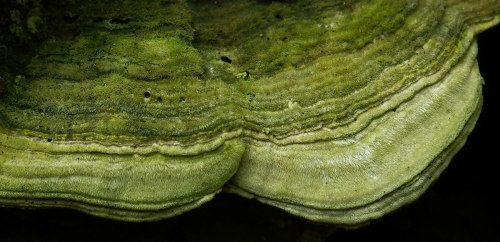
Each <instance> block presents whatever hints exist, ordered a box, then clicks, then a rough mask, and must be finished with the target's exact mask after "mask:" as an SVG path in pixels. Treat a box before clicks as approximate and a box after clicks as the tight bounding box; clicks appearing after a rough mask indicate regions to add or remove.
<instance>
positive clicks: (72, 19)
mask: <svg viewBox="0 0 500 242" xmlns="http://www.w3.org/2000/svg"><path fill="white" fill-rule="evenodd" d="M79 17H80V16H79V15H75V16H71V17H70V16H63V20H64V22H66V23H70V24H71V23H74V22H76V20H77V19H78V18H79Z"/></svg>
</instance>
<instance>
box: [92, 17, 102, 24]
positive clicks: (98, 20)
mask: <svg viewBox="0 0 500 242" xmlns="http://www.w3.org/2000/svg"><path fill="white" fill-rule="evenodd" d="M92 20H93V21H94V23H98V22H102V21H103V20H104V18H102V17H96V18H93V19H92Z"/></svg>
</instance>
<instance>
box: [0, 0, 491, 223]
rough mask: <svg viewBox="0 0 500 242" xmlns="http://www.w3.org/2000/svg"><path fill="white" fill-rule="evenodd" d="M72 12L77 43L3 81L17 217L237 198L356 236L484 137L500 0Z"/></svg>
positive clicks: (150, 5)
mask: <svg viewBox="0 0 500 242" xmlns="http://www.w3.org/2000/svg"><path fill="white" fill-rule="evenodd" d="M50 2H51V1H48V4H50ZM68 4H70V3H68ZM50 9H54V8H50ZM72 9H75V10H74V13H72V14H73V15H74V16H78V18H75V20H74V21H69V22H68V21H60V23H57V21H55V22H56V23H53V24H55V25H56V26H55V27H54V28H53V31H55V32H57V31H59V29H61V31H63V29H68V28H65V27H64V26H66V25H71V26H72V28H73V29H77V31H75V33H76V34H75V36H73V37H72V38H64V37H61V36H59V35H56V34H54V36H53V37H51V38H48V40H46V41H44V42H42V43H40V44H39V45H38V46H37V47H36V48H35V51H36V54H35V55H33V57H32V58H31V59H30V61H29V62H28V63H27V64H26V66H25V67H24V68H22V70H23V71H22V73H15V75H18V77H17V78H13V79H12V81H10V82H7V81H5V83H7V84H5V85H4V84H3V83H2V96H1V97H0V205H2V206H16V207H67V208H73V209H78V210H81V211H84V212H86V213H90V214H94V215H97V216H102V217H107V218H113V219H118V220H129V221H145V220H156V219H162V218H166V217H171V216H174V215H177V214H180V213H182V212H185V211H187V210H190V209H193V208H196V207H198V206H199V205H200V204H202V203H204V202H207V201H209V200H210V199H211V198H213V196H214V195H215V194H216V193H218V192H220V191H221V190H224V191H227V192H231V193H236V194H240V195H242V196H244V197H248V198H256V199H258V200H259V201H261V202H263V203H266V204H269V205H272V206H276V207H279V208H281V209H284V210H286V211H288V212H290V213H292V214H295V215H298V216H302V217H305V218H307V219H310V220H315V221H322V222H329V223H340V224H358V223H363V222H366V221H368V220H370V219H374V218H378V217H381V216H382V215H384V214H387V213H389V212H391V211H393V210H395V209H396V208H398V207H400V206H402V205H404V204H407V203H410V202H412V201H413V200H415V199H417V198H418V196H419V195H421V194H422V193H423V192H424V191H425V190H426V188H427V187H428V186H429V184H430V183H431V182H432V181H434V180H435V179H436V178H437V177H438V176H439V174H440V173H441V172H442V171H443V169H445V168H446V166H447V165H448V163H449V162H450V159H451V158H452V156H453V155H454V154H455V153H456V152H457V151H458V150H459V149H460V147H462V145H463V144H464V142H465V140H466V137H467V135H468V134H469V133H470V132H471V130H472V129H473V127H474V123H475V121H476V120H477V117H478V115H479V111H480V109H481V103H482V99H481V97H482V96H481V85H482V78H481V76H480V74H479V71H478V67H477V64H476V53H477V47H476V36H477V34H479V33H480V32H481V31H483V30H485V29H487V28H488V27H491V26H493V25H495V24H497V23H498V22H499V21H500V1H497V0H474V1H460V0H449V1H436V0H421V1H417V0H405V1H392V0H377V1H362V0H361V1H351V2H350V3H349V6H346V4H345V3H344V1H315V0H302V1H268V2H264V1H257V0H245V1H224V2H220V3H219V4H217V6H216V5H214V4H213V2H212V1H187V0H175V1H168V2H165V1H159V0H158V1H145V0H142V1H130V2H126V3H123V2H122V1H112V0H110V1H104V2H103V1H85V2H84V3H81V4H80V5H75V6H73V8H72ZM52 11H54V10H52ZM51 14H52V15H54V13H51ZM52 15H50V14H48V16H49V17H50V16H52ZM276 16H279V17H276ZM96 19H98V20H101V21H96ZM58 24H59V25H61V26H59V27H60V28H58V26H57V25H58ZM242 73H244V75H243V74H242ZM15 75H13V76H15Z"/></svg>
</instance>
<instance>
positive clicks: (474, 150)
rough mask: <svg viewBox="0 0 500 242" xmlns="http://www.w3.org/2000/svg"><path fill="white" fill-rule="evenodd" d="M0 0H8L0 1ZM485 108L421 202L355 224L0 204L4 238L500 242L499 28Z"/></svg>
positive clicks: (488, 62) (220, 199) (247, 205)
mask: <svg viewBox="0 0 500 242" xmlns="http://www.w3.org/2000/svg"><path fill="white" fill-rule="evenodd" d="M0 1H2V0H0ZM478 61H479V67H480V71H481V74H482V75H483V77H484V79H485V85H484V91H483V94H484V107H483V111H482V113H481V116H480V118H479V121H478V123H477V125H476V128H475V130H474V131H473V132H472V134H471V135H470V136H469V139H468V141H467V143H466V144H465V146H464V147H463V148H462V150H461V151H460V152H459V153H458V154H457V155H456V156H455V158H454V159H453V160H452V162H451V164H450V166H449V167H448V168H447V169H446V170H445V171H444V173H443V174H442V175H441V177H440V178H439V179H438V180H437V182H435V183H434V184H433V185H432V186H431V187H430V188H429V190H427V192H426V193H425V194H424V195H423V196H422V197H420V198H419V199H418V200H417V201H416V202H414V203H413V204H411V205H408V206H406V207H403V208H401V209H399V210H398V211H396V212H393V213H391V214H389V215H387V216H385V217H383V218H382V219H379V220H375V221H372V222H371V223H370V224H369V225H366V226H364V227H361V228H359V229H356V230H352V229H343V228H337V227H335V226H332V225H323V224H315V223H311V222H308V221H306V220H303V219H301V218H298V217H294V216H292V215H289V214H287V213H285V212H282V211H281V210H279V209H276V208H272V207H269V206H266V205H263V204H260V203H259V202H257V201H255V200H247V199H244V198H240V197H237V196H234V195H228V194H219V195H218V196H216V198H215V199H214V200H213V201H211V202H209V203H207V204H204V205H202V206H201V207H200V208H199V209H195V210H193V211H190V212H187V213H185V214H182V215H180V216H177V217H174V218H171V219H165V220H162V221H158V222H147V223H127V222H117V221H112V220H107V219H102V218H97V217H93V216H89V215H86V214H83V213H80V212H77V211H72V210H67V209H42V210H20V209H15V208H0V241H1V242H3V241H344V240H349V241H357V240H378V239H382V240H385V241H500V229H499V225H500V222H499V220H498V215H499V214H500V213H499V212H498V209H499V208H498V199H496V198H494V196H495V195H497V194H496V193H497V192H498V191H500V189H499V188H498V185H500V182H499V181H498V178H499V177H500V172H499V170H497V165H496V163H498V162H499V161H500V159H499V158H498V152H499V151H500V147H498V145H499V144H500V142H499V141H498V134H499V132H498V127H499V126H498V125H499V124H500V122H499V121H500V120H499V117H498V116H496V112H497V111H498V110H499V107H498V103H499V97H498V94H496V93H498V92H499V91H500V88H499V84H498V83H499V81H500V73H499V70H500V26H497V27H495V28H493V29H490V30H488V31H486V32H484V33H483V34H482V35H481V36H480V37H479V56H478Z"/></svg>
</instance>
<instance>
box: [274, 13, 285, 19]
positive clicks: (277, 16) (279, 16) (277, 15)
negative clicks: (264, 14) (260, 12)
mask: <svg viewBox="0 0 500 242" xmlns="http://www.w3.org/2000/svg"><path fill="white" fill-rule="evenodd" d="M274 17H275V18H277V19H283V16H281V14H279V13H277V14H276V15H274Z"/></svg>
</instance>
